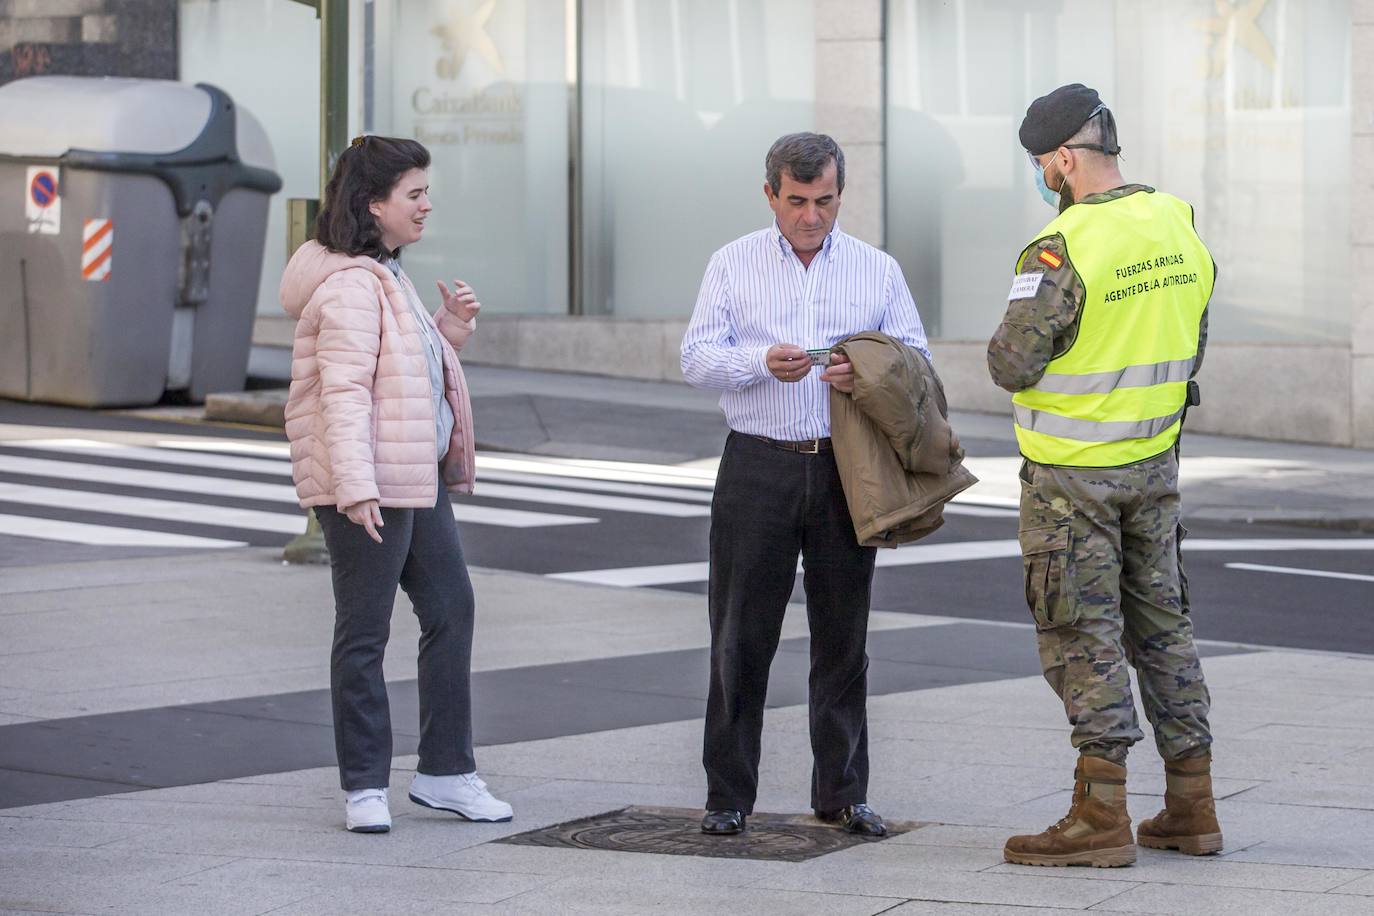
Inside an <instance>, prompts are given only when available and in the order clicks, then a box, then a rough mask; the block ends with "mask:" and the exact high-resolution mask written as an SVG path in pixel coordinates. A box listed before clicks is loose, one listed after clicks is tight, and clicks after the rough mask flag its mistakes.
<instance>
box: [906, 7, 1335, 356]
mask: <svg viewBox="0 0 1374 916" xmlns="http://www.w3.org/2000/svg"><path fill="white" fill-rule="evenodd" d="M886 36H887V169H886V173H887V183H886V195H887V196H886V202H887V207H886V214H887V230H886V237H887V247H888V250H889V251H891V252H892V254H893V255H894V256H896V257H897V259H898V260H899V261H900V262H901V264H902V268H903V270H904V271H905V273H906V276H907V279H908V281H909V282H910V283H911V285H912V290H913V293H915V295H916V300H917V303H918V304H919V306H920V308H921V313H922V316H923V317H924V318H925V320H926V324H927V327H928V328H930V329H931V331H932V334H933V335H934V336H937V337H942V338H945V339H950V340H986V339H987V338H988V336H989V335H990V334H991V332H992V331H993V329H994V328H995V327H996V325H997V322H998V320H999V319H1000V317H1001V315H1002V313H1003V311H1004V309H1005V304H1006V289H1007V283H1008V281H1009V278H1010V276H1011V274H1012V272H1013V271H1012V266H1013V262H1014V259H1015V256H1016V254H1017V253H1018V252H1019V251H1020V250H1021V248H1022V247H1023V246H1024V245H1025V244H1026V243H1027V242H1028V241H1030V240H1031V239H1033V238H1034V237H1035V236H1036V234H1037V233H1038V231H1039V230H1040V229H1041V227H1043V226H1044V224H1045V223H1047V222H1048V221H1049V219H1050V218H1051V217H1052V216H1053V212H1052V211H1051V210H1050V209H1049V208H1048V207H1046V206H1045V204H1044V202H1043V201H1042V200H1041V199H1040V197H1039V196H1038V195H1037V194H1036V191H1035V185H1034V176H1033V174H1032V172H1031V170H1030V167H1029V165H1028V163H1027V162H1026V158H1025V155H1024V154H1023V152H1022V151H1021V149H1020V148H1019V145H1018V143H1017V139H1016V131H1017V128H1018V126H1019V125H1020V122H1021V118H1022V116H1023V114H1024V112H1025V109H1026V106H1027V105H1028V104H1029V103H1030V102H1031V101H1032V100H1033V99H1034V98H1035V97H1036V96H1038V95H1041V94H1043V93H1045V92H1047V91H1049V90H1050V89H1052V88H1054V87H1055V86H1058V85H1061V84H1064V83H1068V82H1082V83H1086V84H1088V85H1091V86H1093V87H1094V88H1096V89H1098V90H1099V91H1100V92H1101V94H1102V97H1103V99H1104V100H1105V101H1106V102H1107V103H1108V104H1109V105H1110V106H1111V107H1112V109H1113V111H1114V113H1115V114H1116V117H1117V122H1118V129H1119V132H1120V142H1121V145H1122V147H1123V149H1124V152H1123V155H1122V163H1121V164H1122V171H1123V173H1124V175H1125V177H1126V179H1127V180H1128V181H1139V182H1142V183H1144V184H1149V185H1153V186H1156V187H1158V188H1160V189H1161V190H1166V191H1169V192H1170V193H1172V194H1175V195H1177V196H1179V197H1182V198H1183V199H1185V200H1187V201H1189V202H1190V203H1192V204H1193V206H1194V208H1195V213H1196V223H1197V227H1198V231H1199V232H1200V234H1201V235H1202V237H1203V239H1204V240H1205V241H1206V242H1207V243H1208V245H1209V247H1210V248H1211V250H1212V252H1213V255H1214V256H1215V258H1216V261H1217V264H1218V270H1219V280H1218V285H1217V291H1216V294H1215V295H1214V297H1213V300H1212V309H1211V333H1212V339H1213V340H1218V341H1236V342H1245V341H1257V342H1259V341H1283V342H1289V343H1322V342H1343V341H1349V339H1350V323H1351V317H1350V316H1351V282H1352V277H1351V258H1350V219H1351V212H1350V203H1349V201H1350V197H1351V164H1350V157H1351V144H1350V136H1351V100H1350V85H1351V84H1350V74H1351V60H1350V3H1349V0H1301V2H1300V0H1268V2H1263V3H1248V4H1216V3H1213V2H1212V0H1156V2H1154V3H1149V4H1143V3H1134V2H1123V0H1116V2H1105V3H1104V2H1100V0H1055V2H1043V3H1036V4H1034V5H1033V8H1032V6H1031V5H1030V4H1013V3H1006V2H1002V0H889V2H888V4H887V31H886Z"/></svg>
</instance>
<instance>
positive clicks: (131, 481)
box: [0, 439, 711, 527]
mask: <svg viewBox="0 0 1374 916" xmlns="http://www.w3.org/2000/svg"><path fill="white" fill-rule="evenodd" d="M24 447H25V448H33V449H41V450H47V451H57V452H60V453H63V454H77V455H83V456H87V455H94V456H103V457H110V458H130V459H138V460H146V461H158V462H163V463H167V464H176V465H185V466H189V467H198V468H218V469H221V470H237V471H254V472H258V473H263V472H266V473H273V474H290V471H291V466H290V464H289V463H287V462H284V461H274V460H271V459H265V458H241V457H236V456H232V455H214V454H209V453H196V452H186V453H182V454H168V452H166V451H163V450H161V449H155V448H144V447H140V446H132V445H118V444H111V443H102V442H92V441H89V440H80V439H60V440H32V441H30V442H26V443H24ZM25 461H27V462H44V461H48V459H43V458H23V457H20V456H17V455H10V456H5V455H0V470H4V469H6V466H7V465H11V464H13V463H15V462H25ZM24 466H25V465H22V464H13V469H14V470H15V471H16V472H17V473H33V474H43V473H46V472H45V471H42V470H31V471H25V470H22V468H23V467H24ZM27 466H28V467H39V466H36V465H33V464H29V465H27ZM51 467H52V470H53V472H54V473H53V475H52V476H64V477H72V478H76V479H80V480H88V481H95V482H108V483H126V484H128V485H130V486H148V487H155V488H157V489H167V490H176V491H178V492H191V493H205V494H216V493H221V494H224V495H228V496H242V497H244V498H246V499H266V500H272V501H290V502H295V501H296V491H295V487H294V486H283V485H278V484H267V483H256V482H253V481H233V480H227V481H226V480H224V479H223V478H218V477H201V476H196V475H188V474H164V472H160V471H149V470H141V469H136V468H120V467H110V466H108V465H88V464H79V463H74V462H65V461H62V462H56V461H54V462H51ZM73 468H75V469H77V470H74V471H73V470H69V469H73ZM91 468H98V469H99V473H98V475H97V474H95V473H93V472H92V471H91V470H90V469H91ZM59 471H67V473H57V472H59ZM148 475H162V476H160V477H157V476H148ZM549 479H550V480H555V481H556V480H557V478H549ZM689 492H690V491H689ZM476 495H477V496H479V497H490V498H493V499H511V500H516V501H519V502H528V503H542V504H545V505H556V506H573V507H582V508H591V509H603V510H607V511H614V512H635V513H639V514H643V515H660V516H668V517H672V518H693V517H697V516H705V515H710V514H711V510H710V509H709V508H706V507H702V506H696V505H687V504H683V503H678V502H665V501H662V500H651V499H643V498H636V497H628V496H613V495H603V494H596V493H585V492H574V491H571V490H563V489H549V488H545V487H530V486H519V485H511V484H504V483H486V484H483V483H482V482H481V480H480V479H479V481H478V491H477V493H476ZM463 508H464V511H466V510H467V509H471V508H475V507H471V506H466V505H464V507H463ZM515 511H518V510H509V509H508V510H501V511H496V510H492V511H487V512H469V513H468V520H470V521H474V522H477V521H483V520H484V521H485V523H486V524H503V522H502V521H501V520H502V519H504V520H505V521H506V522H510V521H513V520H517V519H519V518H520V516H518V515H509V514H508V513H510V512H515ZM572 518H576V517H575V516H549V515H543V516H541V517H540V518H539V519H538V520H529V522H530V523H529V524H520V525H518V526H517V527H533V526H534V525H539V524H570V523H571V522H569V521H568V519H572ZM555 519H557V521H555ZM579 521H580V519H579Z"/></svg>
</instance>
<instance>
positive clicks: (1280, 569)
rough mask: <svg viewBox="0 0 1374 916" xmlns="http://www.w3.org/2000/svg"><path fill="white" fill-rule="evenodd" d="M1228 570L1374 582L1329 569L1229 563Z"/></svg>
mask: <svg viewBox="0 0 1374 916" xmlns="http://www.w3.org/2000/svg"><path fill="white" fill-rule="evenodd" d="M1226 568H1227V569H1244V570H1248V571H1250V572H1270V573H1282V574H1284V575H1287V576H1315V577H1317V578H1319V579H1345V580H1348V581H1350V582H1374V576H1366V575H1362V574H1360V573H1348V572H1335V571H1333V570H1329V569H1298V568H1296V567H1293V566H1265V565H1264V564H1263V563H1227V564H1226Z"/></svg>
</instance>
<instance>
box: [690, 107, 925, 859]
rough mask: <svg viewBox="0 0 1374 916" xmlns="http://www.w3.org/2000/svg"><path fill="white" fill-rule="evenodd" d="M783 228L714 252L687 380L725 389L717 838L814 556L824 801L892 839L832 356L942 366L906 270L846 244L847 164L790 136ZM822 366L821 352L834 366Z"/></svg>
mask: <svg viewBox="0 0 1374 916" xmlns="http://www.w3.org/2000/svg"><path fill="white" fill-rule="evenodd" d="M765 169H766V174H767V181H766V183H765V185H764V189H763V191H764V196H765V197H766V198H767V200H768V205H769V207H771V208H772V210H773V215H774V217H775V219H774V221H773V224H772V225H771V226H769V227H768V228H767V229H762V230H759V231H758V232H753V233H750V234H749V235H746V236H744V237H743V238H740V239H737V240H735V241H734V242H731V243H730V244H728V245H726V246H725V247H724V248H722V249H720V250H719V251H717V252H716V253H715V254H714V255H712V257H711V260H710V262H709V263H708V264H707V266H706V276H705V279H704V280H703V281H702V284H701V292H700V293H699V295H698V296H697V303H696V308H695V310H694V311H693V313H692V320H691V323H690V325H689V326H688V328H687V334H686V336H685V337H684V338H683V341H682V374H683V375H684V377H685V378H686V379H687V382H688V383H689V384H692V385H695V386H697V387H699V388H719V389H722V390H723V394H722V395H721V399H720V406H721V409H722V410H723V411H724V412H725V419H726V422H727V423H728V425H729V427H730V430H731V432H730V435H729V437H728V438H727V439H726V442H725V452H724V454H723V456H722V457H721V461H720V471H719V473H718V475H717V478H716V491H715V500H714V502H713V503H712V506H711V581H710V586H709V605H710V619H711V683H710V691H709V696H708V699H707V706H706V733H705V742H704V751H703V755H702V757H703V763H704V764H705V767H706V779H707V798H706V816H705V817H704V818H703V819H702V823H701V829H702V831H703V832H705V833H710V834H733V833H739V832H740V831H742V830H743V829H744V827H745V818H746V817H747V816H748V815H749V814H750V813H751V812H752V810H753V805H754V799H755V796H756V795H757V792H758V769H759V753H760V739H761V733H762V730H763V707H764V700H765V698H766V696H767V691H768V669H769V666H770V665H771V664H772V661H773V655H774V653H775V652H776V651H777V648H778V639H779V635H780V632H781V629H782V620H783V614H784V613H785V611H786V608H787V602H788V599H789V598H790V596H791V594H792V588H793V583H794V579H795V576H796V571H797V557H798V555H800V556H801V558H802V566H803V567H804V574H803V583H804V585H805V588H806V611H807V618H808V621H809V623H810V628H811V677H810V711H811V748H812V754H813V769H812V779H811V805H812V808H813V809H814V810H815V812H816V816H817V817H819V818H821V819H822V820H826V821H833V822H838V823H841V824H842V825H843V826H844V827H845V828H846V829H848V830H850V831H851V832H854V833H859V834H864V835H869V836H882V835H883V834H884V833H886V830H887V828H886V827H885V826H884V825H883V821H882V818H880V817H879V816H878V815H877V814H876V813H874V811H873V810H872V809H871V808H869V807H868V805H867V800H868V797H867V793H868V732H867V710H866V706H867V692H868V685H867V672H868V656H867V654H866V651H865V644H866V640H867V631H868V605H869V592H870V588H871V584H872V580H873V561H874V554H875V550H874V549H873V548H871V547H861V546H859V544H858V539H857V537H856V535H855V533H854V526H853V522H852V521H851V519H850V515H849V509H848V506H847V505H846V503H845V498H844V491H843V489H842V488H841V486H840V478H839V474H838V472H837V470H836V467H835V459H834V453H833V452H832V450H831V447H830V438H829V436H830V389H831V388H832V387H833V388H836V389H838V390H839V391H842V392H846V393H847V392H850V391H851V390H852V389H853V381H854V379H853V368H852V367H851V366H849V365H848V364H847V362H846V360H845V359H844V357H843V356H840V355H838V354H829V355H828V360H829V362H828V365H826V367H825V368H824V370H823V371H821V370H819V369H817V368H816V364H815V363H813V361H812V358H811V357H810V355H809V354H808V353H807V350H828V349H829V348H830V347H832V346H834V345H835V344H836V343H838V342H840V341H841V340H843V339H844V338H846V337H848V336H849V335H851V334H855V333H858V332H859V331H874V330H877V331H882V332H883V333H885V334H889V335H891V336H893V337H895V338H897V339H899V340H901V341H903V342H904V343H906V344H907V345H909V346H912V347H915V348H917V349H919V350H920V351H921V352H922V353H925V354H926V355H927V356H929V355H930V354H929V351H928V350H927V348H926V336H925V332H924V330H923V329H922V327H921V319H920V316H919V315H918V314H917V312H916V304H915V302H913V301H912V298H911V292H910V290H909V289H908V288H907V285H906V280H905V279H904V278H903V277H902V271H901V268H900V267H898V266H897V262H896V261H894V260H893V259H892V258H891V257H890V256H889V255H887V254H886V253H885V252H882V251H879V250H878V249H876V248H874V247H872V246H871V245H867V244H865V243H864V242H861V241H859V240H858V239H856V238H854V237H853V236H850V235H846V234H845V233H843V232H841V231H840V228H839V226H838V225H837V223H836V217H837V216H838V215H839V210H840V195H841V193H842V192H843V191H844V153H843V152H842V151H841V150H840V148H839V146H838V145H837V144H836V143H835V141H834V140H832V139H831V138H830V137H827V136H824V135H818V134H812V133H798V134H789V135H787V136H785V137H782V138H781V139H779V140H778V141H777V142H776V143H774V144H773V147H772V149H770V150H769V151H768V156H767V159H766V161H765ZM826 359H827V356H821V360H822V364H824V361H825V360H826Z"/></svg>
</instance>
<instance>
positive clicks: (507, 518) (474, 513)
mask: <svg viewBox="0 0 1374 916" xmlns="http://www.w3.org/2000/svg"><path fill="white" fill-rule="evenodd" d="M453 517H454V518H456V519H458V521H460V522H468V523H470V524H473V525H495V526H497V527H498V528H553V527H556V526H558V525H595V524H596V523H597V522H599V521H600V519H597V518H590V517H588V516H585V515H556V514H553V513H549V512H529V511H527V510H525V509H500V508H497V507H496V506H477V505H473V504H472V503H466V502H463V503H454V504H453Z"/></svg>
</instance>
